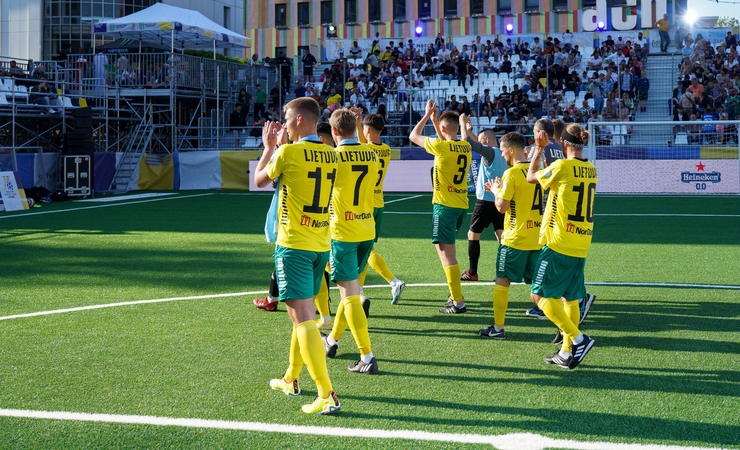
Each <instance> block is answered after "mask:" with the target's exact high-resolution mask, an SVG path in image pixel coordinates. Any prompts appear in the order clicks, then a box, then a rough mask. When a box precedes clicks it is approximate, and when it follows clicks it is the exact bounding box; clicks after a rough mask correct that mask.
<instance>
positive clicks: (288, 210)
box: [266, 141, 337, 252]
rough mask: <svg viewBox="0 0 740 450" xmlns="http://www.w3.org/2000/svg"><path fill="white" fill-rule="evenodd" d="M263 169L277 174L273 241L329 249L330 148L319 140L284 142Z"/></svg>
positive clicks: (333, 156)
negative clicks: (275, 219)
mask: <svg viewBox="0 0 740 450" xmlns="http://www.w3.org/2000/svg"><path fill="white" fill-rule="evenodd" d="M266 171H267V176H269V177H270V178H271V179H273V180H274V179H275V178H278V177H280V194H279V198H278V205H279V206H278V237H277V241H276V244H277V245H280V246H282V247H286V248H291V249H295V250H307V251H313V252H326V251H329V249H330V247H331V238H330V235H329V202H330V201H331V192H332V188H333V187H334V181H335V179H336V175H337V154H336V152H335V151H334V149H333V148H332V147H330V146H328V145H326V144H324V143H322V142H320V141H319V142H316V141H303V142H298V143H295V144H284V145H281V146H280V148H278V149H277V150H275V153H274V154H273V155H272V158H271V159H270V162H268V163H267V166H266Z"/></svg>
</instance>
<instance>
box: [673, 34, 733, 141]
mask: <svg viewBox="0 0 740 450" xmlns="http://www.w3.org/2000/svg"><path fill="white" fill-rule="evenodd" d="M677 46H680V47H681V56H682V58H681V63H680V65H679V72H680V78H679V80H678V83H677V86H676V88H675V89H673V96H672V99H671V108H672V111H671V112H672V114H673V120H674V121H689V120H702V121H706V122H712V121H716V120H736V119H737V118H738V117H740V95H738V92H740V63H738V51H737V38H736V37H735V36H734V35H733V34H732V32H729V31H728V32H727V35H726V36H725V39H724V42H722V43H719V44H718V45H717V46H716V47H715V46H713V45H712V43H711V42H709V40H707V39H705V38H704V37H703V36H702V35H701V34H697V35H696V37H694V36H692V34H691V33H687V34H686V35H685V36H683V39H682V40H681V41H679V42H678V43H677ZM675 131H676V132H677V133H679V132H684V133H686V134H687V135H688V143H689V144H697V143H699V144H701V143H712V144H713V143H720V144H726V143H730V142H734V139H735V137H736V135H737V130H736V128H735V126H734V125H729V126H726V125H724V124H709V123H707V124H705V125H687V126H678V127H675Z"/></svg>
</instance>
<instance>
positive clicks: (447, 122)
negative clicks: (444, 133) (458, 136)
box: [439, 111, 460, 133]
mask: <svg viewBox="0 0 740 450" xmlns="http://www.w3.org/2000/svg"><path fill="white" fill-rule="evenodd" d="M439 123H440V124H441V125H444V126H445V128H448V129H449V130H450V131H453V130H454V132H455V133H457V130H458V128H460V115H459V114H458V113H456V112H454V111H447V112H446V113H443V114H442V115H441V116H439Z"/></svg>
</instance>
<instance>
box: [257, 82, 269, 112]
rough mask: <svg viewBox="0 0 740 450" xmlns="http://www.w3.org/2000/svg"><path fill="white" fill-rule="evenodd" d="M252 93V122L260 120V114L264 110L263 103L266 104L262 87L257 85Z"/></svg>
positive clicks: (265, 92)
mask: <svg viewBox="0 0 740 450" xmlns="http://www.w3.org/2000/svg"><path fill="white" fill-rule="evenodd" d="M255 88H256V90H255V91H254V120H255V121H257V120H259V119H260V118H262V112H263V111H264V110H265V103H267V91H265V90H264V89H262V86H261V85H260V84H259V83H257V86H255Z"/></svg>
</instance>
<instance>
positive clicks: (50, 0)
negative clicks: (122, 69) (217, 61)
mask: <svg viewBox="0 0 740 450" xmlns="http://www.w3.org/2000/svg"><path fill="white" fill-rule="evenodd" d="M156 2H157V0H2V1H1V2H0V55H3V56H8V57H15V58H22V59H33V60H41V59H44V60H48V59H51V58H52V57H53V56H55V55H57V54H58V53H59V50H61V49H62V48H63V46H64V45H65V44H67V43H70V44H72V52H73V53H77V52H79V51H80V50H83V52H88V51H90V50H91V49H92V48H93V47H94V46H96V45H101V44H103V43H105V42H110V41H111V40H112V39H113V38H112V37H105V38H103V36H95V35H94V34H93V33H92V25H93V24H94V23H97V22H100V21H104V20H110V19H117V18H119V17H124V16H127V15H129V14H132V13H135V12H138V11H141V10H142V9H145V8H148V7H149V6H151V5H153V4H154V3H156ZM162 3H165V4H168V5H172V6H177V7H179V8H186V9H191V10H194V11H198V12H200V13H201V14H203V15H204V16H206V17H207V18H208V19H210V20H212V21H214V22H216V23H218V24H219V25H222V26H223V27H225V28H228V29H229V30H232V31H235V32H237V33H243V32H244V4H245V0H209V1H202V0H165V1H162ZM246 3H250V1H249V0H247V1H246ZM104 39H105V40H104ZM232 52H235V53H234V54H231V55H230V56H239V57H241V56H244V55H243V54H242V52H241V51H238V54H237V53H236V51H233V50H232Z"/></svg>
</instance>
